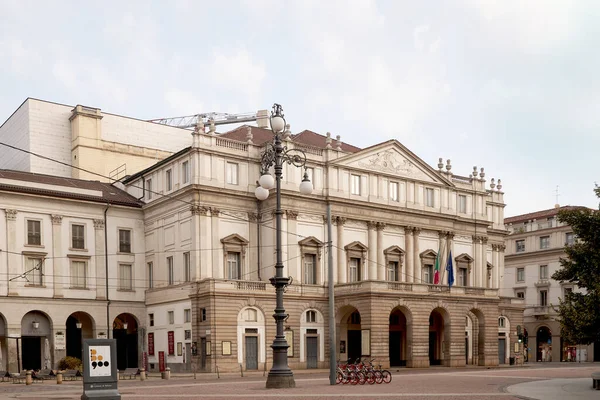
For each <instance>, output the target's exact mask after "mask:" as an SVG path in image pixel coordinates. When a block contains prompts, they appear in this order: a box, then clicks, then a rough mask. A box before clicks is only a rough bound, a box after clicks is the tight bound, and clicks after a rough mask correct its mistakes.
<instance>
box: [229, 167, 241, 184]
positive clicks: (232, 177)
mask: <svg viewBox="0 0 600 400" xmlns="http://www.w3.org/2000/svg"><path fill="white" fill-rule="evenodd" d="M226 178H227V183H228V184H229V185H238V184H239V165H238V164H236V163H232V162H228V163H227V177H226Z"/></svg>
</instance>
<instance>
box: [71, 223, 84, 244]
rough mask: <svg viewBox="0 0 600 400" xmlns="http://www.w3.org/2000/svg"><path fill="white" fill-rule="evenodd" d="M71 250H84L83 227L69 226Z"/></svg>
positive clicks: (78, 225) (77, 225)
mask: <svg viewBox="0 0 600 400" xmlns="http://www.w3.org/2000/svg"><path fill="white" fill-rule="evenodd" d="M71 248H73V249H78V250H83V249H85V225H80V224H73V225H71Z"/></svg>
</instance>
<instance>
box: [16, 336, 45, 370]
mask: <svg viewBox="0 0 600 400" xmlns="http://www.w3.org/2000/svg"><path fill="white" fill-rule="evenodd" d="M21 340H22V342H21V343H22V346H21V347H22V349H23V370H27V369H36V370H37V369H42V338H41V337H39V336H33V337H32V336H23V337H22V338H21Z"/></svg>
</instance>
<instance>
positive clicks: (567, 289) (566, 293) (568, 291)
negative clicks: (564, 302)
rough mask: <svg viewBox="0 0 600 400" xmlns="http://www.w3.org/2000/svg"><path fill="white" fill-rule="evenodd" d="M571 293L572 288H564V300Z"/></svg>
mask: <svg viewBox="0 0 600 400" xmlns="http://www.w3.org/2000/svg"><path fill="white" fill-rule="evenodd" d="M571 293H573V288H570V287H566V288H565V295H564V296H565V299H566V298H567V296H568V295H569V294H571Z"/></svg>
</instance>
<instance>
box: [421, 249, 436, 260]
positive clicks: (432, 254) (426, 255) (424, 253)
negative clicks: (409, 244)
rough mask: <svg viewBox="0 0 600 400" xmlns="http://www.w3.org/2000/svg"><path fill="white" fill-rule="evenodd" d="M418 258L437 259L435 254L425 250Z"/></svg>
mask: <svg viewBox="0 0 600 400" xmlns="http://www.w3.org/2000/svg"><path fill="white" fill-rule="evenodd" d="M419 257H421V258H436V257H437V253H436V252H435V251H433V250H431V249H427V250H425V251H424V252H422V253H421V254H420V255H419Z"/></svg>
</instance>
